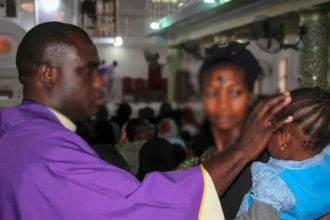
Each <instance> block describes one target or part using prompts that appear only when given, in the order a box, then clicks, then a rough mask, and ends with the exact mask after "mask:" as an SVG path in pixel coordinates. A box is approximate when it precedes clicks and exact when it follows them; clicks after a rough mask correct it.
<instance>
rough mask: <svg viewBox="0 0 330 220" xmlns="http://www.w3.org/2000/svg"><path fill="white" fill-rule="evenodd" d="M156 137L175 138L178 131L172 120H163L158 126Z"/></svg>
mask: <svg viewBox="0 0 330 220" xmlns="http://www.w3.org/2000/svg"><path fill="white" fill-rule="evenodd" d="M158 137H162V138H177V137H179V130H178V127H177V126H176V124H175V122H174V120H172V119H163V120H162V121H161V122H160V123H159V125H158Z"/></svg>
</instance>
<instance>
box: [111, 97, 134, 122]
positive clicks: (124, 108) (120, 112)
mask: <svg viewBox="0 0 330 220" xmlns="http://www.w3.org/2000/svg"><path fill="white" fill-rule="evenodd" d="M131 114H132V107H131V106H130V105H129V104H128V103H120V104H119V105H118V107H117V110H116V115H114V116H112V117H111V119H110V121H111V122H114V123H116V124H117V125H119V127H120V128H122V127H123V125H124V124H125V123H126V122H128V120H129V119H130V117H131Z"/></svg>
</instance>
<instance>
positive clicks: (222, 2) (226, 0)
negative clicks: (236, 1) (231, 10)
mask: <svg viewBox="0 0 330 220" xmlns="http://www.w3.org/2000/svg"><path fill="white" fill-rule="evenodd" d="M230 1H231V0H220V1H219V3H220V4H225V3H227V2H230Z"/></svg>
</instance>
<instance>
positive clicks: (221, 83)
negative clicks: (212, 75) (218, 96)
mask: <svg viewBox="0 0 330 220" xmlns="http://www.w3.org/2000/svg"><path fill="white" fill-rule="evenodd" d="M218 81H219V84H220V87H222V86H223V85H224V84H225V83H226V82H225V80H224V79H223V78H222V77H221V76H219V77H218Z"/></svg>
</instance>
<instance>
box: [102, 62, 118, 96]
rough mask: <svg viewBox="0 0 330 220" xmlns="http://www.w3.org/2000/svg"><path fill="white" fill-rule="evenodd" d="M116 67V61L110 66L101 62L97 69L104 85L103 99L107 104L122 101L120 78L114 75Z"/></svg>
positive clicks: (116, 74)
mask: <svg viewBox="0 0 330 220" xmlns="http://www.w3.org/2000/svg"><path fill="white" fill-rule="evenodd" d="M117 66H118V62H117V61H113V62H112V64H111V65H108V64H106V63H105V61H104V60H103V61H102V62H101V65H100V67H99V73H100V75H101V76H102V78H103V80H104V81H105V83H106V86H105V98H106V101H107V102H118V101H122V92H121V90H122V88H121V78H120V77H119V76H118V73H116V68H117Z"/></svg>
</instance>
